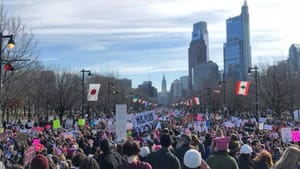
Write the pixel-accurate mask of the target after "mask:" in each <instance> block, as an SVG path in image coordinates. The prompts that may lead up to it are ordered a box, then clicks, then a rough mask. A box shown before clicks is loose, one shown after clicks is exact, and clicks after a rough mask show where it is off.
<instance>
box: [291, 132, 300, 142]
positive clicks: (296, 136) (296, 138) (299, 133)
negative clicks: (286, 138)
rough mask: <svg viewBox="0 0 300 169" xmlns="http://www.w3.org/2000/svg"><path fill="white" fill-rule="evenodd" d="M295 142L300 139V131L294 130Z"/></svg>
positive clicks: (293, 137)
mask: <svg viewBox="0 0 300 169" xmlns="http://www.w3.org/2000/svg"><path fill="white" fill-rule="evenodd" d="M292 139H293V142H298V141H300V131H292Z"/></svg>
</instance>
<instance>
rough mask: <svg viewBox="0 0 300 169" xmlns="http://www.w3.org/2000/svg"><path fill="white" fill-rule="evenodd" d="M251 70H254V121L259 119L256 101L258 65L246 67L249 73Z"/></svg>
mask: <svg viewBox="0 0 300 169" xmlns="http://www.w3.org/2000/svg"><path fill="white" fill-rule="evenodd" d="M252 70H254V72H255V114H256V121H259V114H258V101H257V86H258V85H257V70H258V67H257V66H254V67H249V68H248V73H251V72H252Z"/></svg>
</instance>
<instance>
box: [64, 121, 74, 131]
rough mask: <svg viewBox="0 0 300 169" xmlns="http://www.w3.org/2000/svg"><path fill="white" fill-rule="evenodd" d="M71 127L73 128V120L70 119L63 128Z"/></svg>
mask: <svg viewBox="0 0 300 169" xmlns="http://www.w3.org/2000/svg"><path fill="white" fill-rule="evenodd" d="M72 127H73V119H71V118H68V119H66V124H65V128H67V129H69V128H72Z"/></svg>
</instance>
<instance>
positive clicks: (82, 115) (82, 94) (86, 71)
mask: <svg viewBox="0 0 300 169" xmlns="http://www.w3.org/2000/svg"><path fill="white" fill-rule="evenodd" d="M80 72H81V73H82V80H81V87H82V91H81V117H82V118H84V113H83V111H84V73H88V76H91V71H90V70H84V69H82V70H81V71H80Z"/></svg>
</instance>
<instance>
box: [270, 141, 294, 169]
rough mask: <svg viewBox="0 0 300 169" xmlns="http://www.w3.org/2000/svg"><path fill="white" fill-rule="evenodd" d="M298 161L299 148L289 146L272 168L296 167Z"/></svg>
mask: <svg viewBox="0 0 300 169" xmlns="http://www.w3.org/2000/svg"><path fill="white" fill-rule="evenodd" d="M299 162H300V149H298V148H296V147H293V146H290V147H288V148H287V149H286V150H285V151H284V152H283V154H282V156H281V158H280V159H279V160H278V161H277V162H276V164H275V165H274V168H296V167H297V165H299V164H298V163H299Z"/></svg>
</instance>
